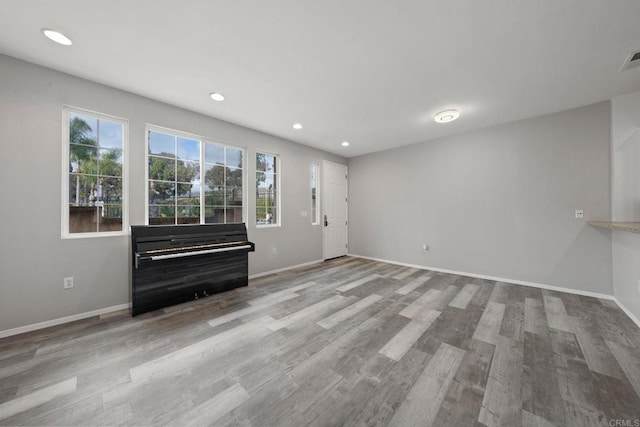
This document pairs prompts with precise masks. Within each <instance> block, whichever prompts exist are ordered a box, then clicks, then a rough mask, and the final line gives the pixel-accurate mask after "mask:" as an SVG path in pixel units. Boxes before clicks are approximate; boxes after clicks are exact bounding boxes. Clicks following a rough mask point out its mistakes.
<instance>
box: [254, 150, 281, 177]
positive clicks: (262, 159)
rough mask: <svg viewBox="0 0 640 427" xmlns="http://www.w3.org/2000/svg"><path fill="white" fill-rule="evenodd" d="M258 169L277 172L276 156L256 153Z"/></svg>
mask: <svg viewBox="0 0 640 427" xmlns="http://www.w3.org/2000/svg"><path fill="white" fill-rule="evenodd" d="M256 170H258V171H264V172H272V173H273V172H276V157H275V156H272V155H270V154H263V153H256Z"/></svg>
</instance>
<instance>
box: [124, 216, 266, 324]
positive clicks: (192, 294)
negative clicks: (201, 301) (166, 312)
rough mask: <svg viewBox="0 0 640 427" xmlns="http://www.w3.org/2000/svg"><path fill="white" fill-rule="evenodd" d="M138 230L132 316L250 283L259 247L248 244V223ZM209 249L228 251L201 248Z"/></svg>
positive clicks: (134, 242) (134, 233)
mask: <svg viewBox="0 0 640 427" xmlns="http://www.w3.org/2000/svg"><path fill="white" fill-rule="evenodd" d="M135 228H136V230H134V227H132V233H131V238H132V245H131V246H132V254H131V262H132V266H131V271H132V286H131V289H132V297H131V300H132V308H131V312H132V315H133V316H136V315H138V314H142V313H145V312H148V311H152V310H156V309H160V308H163V307H168V306H171V305H175V304H180V303H183V302H187V301H191V300H193V299H196V298H201V297H204V296H208V295H212V294H215V293H218V292H224V291H228V290H231V289H235V288H238V287H240V286H247V285H248V273H249V268H248V254H249V252H252V251H254V250H255V245H254V244H253V243H252V242H249V241H247V240H246V239H247V235H246V228H245V226H244V224H215V225H209V224H206V225H179V226H150V227H147V226H135ZM239 228H240V230H238V229H239ZM227 231H229V232H228V233H227ZM238 231H240V232H238ZM193 236H195V238H193V239H192V237H193ZM207 236H208V237H207ZM150 242H151V243H152V244H151V245H150V244H149V243H150ZM208 245H214V246H212V247H213V248H224V249H225V250H224V251H219V252H206V251H207V250H208V249H210V248H204V251H203V249H202V248H200V246H208ZM185 248H186V249H185ZM194 248H195V249H194ZM203 252H205V253H203ZM166 255H169V257H166Z"/></svg>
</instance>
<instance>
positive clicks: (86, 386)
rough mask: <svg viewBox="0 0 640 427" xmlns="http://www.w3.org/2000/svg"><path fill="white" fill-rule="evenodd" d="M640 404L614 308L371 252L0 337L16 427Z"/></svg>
mask: <svg viewBox="0 0 640 427" xmlns="http://www.w3.org/2000/svg"><path fill="white" fill-rule="evenodd" d="M639 395H640V329H639V328H638V327H637V326H636V325H634V324H633V323H632V322H631V320H630V319H629V318H628V317H627V316H626V315H625V314H624V313H623V312H622V311H621V310H620V309H619V308H618V307H617V306H616V305H615V304H614V303H612V302H610V301H607V300H599V299H596V298H588V297H582V296H577V295H573V294H566V293H559V292H553V291H547V290H541V289H535V288H529V287H524V286H516V285H510V284H507V283H502V282H493V281H487V280H480V279H472V278H468V277H462V276H456V275H450V274H441V273H436V272H431V271H426V270H417V269H412V268H408V267H400V266H396V265H390V264H385V263H379V262H373V261H368V260H363V259H355V258H341V259H337V260H333V261H329V262H326V263H323V264H317V265H314V266H310V267H306V268H301V269H297V270H291V271H288V272H283V273H280V274H275V275H271V276H267V277H263V278H260V279H256V280H252V281H251V283H250V287H248V288H241V289H236V290H234V291H231V292H228V293H225V294H218V295H215V296H212V297H209V298H206V299H202V300H199V301H194V302H192V303H187V304H183V305H180V306H177V307H172V308H169V309H166V310H160V311H157V312H154V313H148V314H145V315H142V316H139V317H136V318H131V317H130V316H129V315H128V313H125V312H119V313H115V314H112V315H108V316H103V317H102V318H92V319H86V320H83V321H78V322H74V323H71V324H67V325H62V326H59V327H55V328H50V329H46V330H42V331H36V332H33V333H29V334H24V335H20V336H15V337H10V338H5V339H2V340H0V425H232V426H303V425H305V426H306V425H322V426H339V425H349V426H351V425H382V426H386V425H390V426H416V425H425V426H428V425H435V426H467V425H487V426H491V425H508V426H520V425H522V426H549V425H556V426H574V425H575V426H590V425H593V426H614V425H615V426H618V425H638V424H634V423H640V396H639ZM616 422H618V424H615V423H616ZM620 423H627V424H620Z"/></svg>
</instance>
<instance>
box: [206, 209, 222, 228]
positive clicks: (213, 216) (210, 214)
mask: <svg viewBox="0 0 640 427" xmlns="http://www.w3.org/2000/svg"><path fill="white" fill-rule="evenodd" d="M204 216H205V218H204V221H205V222H206V223H207V224H222V223H224V207H222V206H207V207H205V209H204Z"/></svg>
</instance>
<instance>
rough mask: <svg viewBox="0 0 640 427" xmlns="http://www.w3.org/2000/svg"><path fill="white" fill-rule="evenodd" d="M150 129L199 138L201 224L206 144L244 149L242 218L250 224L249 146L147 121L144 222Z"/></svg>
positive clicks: (145, 216)
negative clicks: (248, 190)
mask: <svg viewBox="0 0 640 427" xmlns="http://www.w3.org/2000/svg"><path fill="white" fill-rule="evenodd" d="M149 131H153V132H160V133H167V134H171V135H173V136H177V137H180V138H188V139H197V140H199V141H200V175H201V176H200V180H201V181H200V184H201V188H202V189H203V191H201V192H200V224H206V223H205V221H204V220H205V217H206V215H205V209H204V185H203V184H202V172H203V168H202V166H203V165H204V163H205V161H204V153H205V144H206V143H211V144H218V145H222V146H223V147H229V148H233V149H236V150H240V151H242V171H243V174H242V189H243V194H242V219H243V223H245V224H248V223H249V218H248V213H249V210H248V206H249V196H248V194H247V192H246V191H244V189H246V188H248V186H249V178H248V173H245V172H248V169H247V164H248V163H247V153H248V150H247V147H243V146H241V145H236V144H233V143H229V142H226V141H223V140H221V139H217V138H209V137H206V136H203V135H198V134H195V133H189V132H184V131H181V130H176V129H172V128H168V127H165V126H159V125H154V124H152V123H145V125H144V224H145V225H149Z"/></svg>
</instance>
